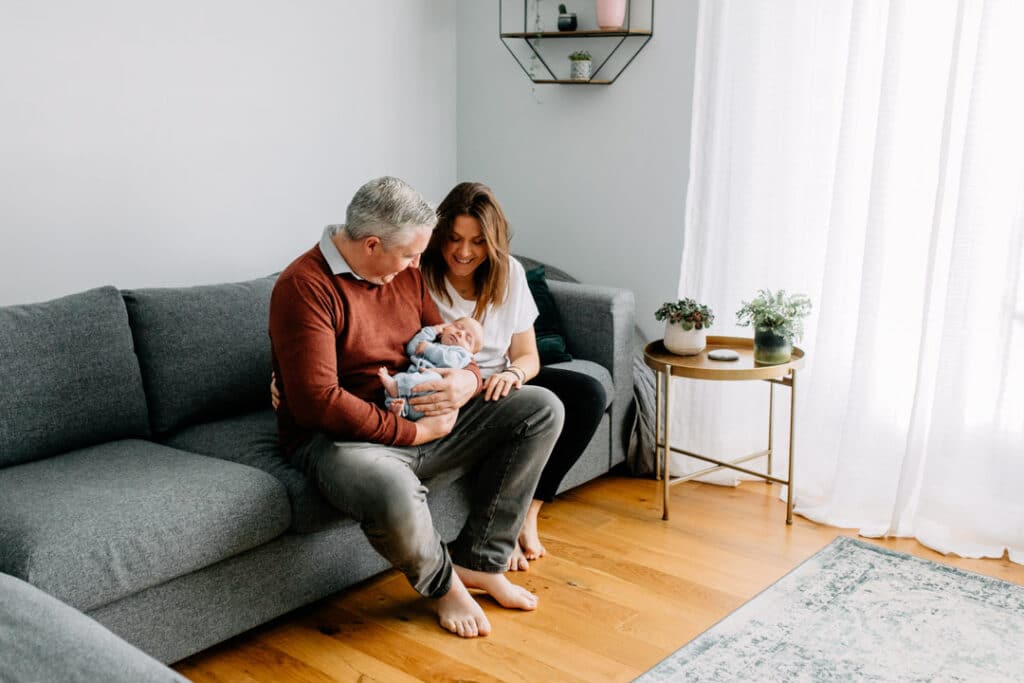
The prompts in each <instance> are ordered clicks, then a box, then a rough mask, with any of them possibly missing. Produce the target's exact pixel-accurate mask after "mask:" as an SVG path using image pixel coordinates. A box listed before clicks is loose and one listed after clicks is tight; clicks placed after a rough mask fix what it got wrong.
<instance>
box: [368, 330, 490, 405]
mask: <svg viewBox="0 0 1024 683" xmlns="http://www.w3.org/2000/svg"><path fill="white" fill-rule="evenodd" d="M435 339H437V331H436V330H435V329H434V327H433V326H430V327H424V328H423V329H422V330H420V331H419V332H417V333H416V335H415V336H414V337H413V338H412V339H410V340H409V343H408V344H406V345H405V353H406V355H408V356H409V369H408V370H406V371H405V372H399V373H396V374H395V375H394V377H393V379H394V380H395V381H396V382H398V396H395V397H392V396H388V395H387V392H386V391H385V392H384V405H385V406H388V407H390V406H391V403H392V402H393V401H394V400H395V398H404V399H405V406H403V407H402V417H404V418H406V419H409V420H418V419H420V418H421V417H423V413H421V412H420V411H418V410H416V409H415V408H413V407H412V406H411V405H410V404H409V399H410V398H412V397H413V396H424V395H426V394H430V393H433V392H430V391H416V392H414V391H413V390H412V389H413V387H415V386H416V385H418V384H423V383H424V382H430V381H432V380H435V379H441V375H439V374H437V373H436V372H430V371H429V370H427V369H428V368H464V367H466V366H467V365H469V363H470V362H471V361H472V360H473V354H471V353H470V352H469V351H467V350H466V349H464V348H462V347H461V346H449V345H447V344H435V343H434V340H435ZM420 342H427V346H426V348H424V349H423V353H416V347H417V346H419V345H420ZM420 368H424V369H425V370H427V371H425V372H420Z"/></svg>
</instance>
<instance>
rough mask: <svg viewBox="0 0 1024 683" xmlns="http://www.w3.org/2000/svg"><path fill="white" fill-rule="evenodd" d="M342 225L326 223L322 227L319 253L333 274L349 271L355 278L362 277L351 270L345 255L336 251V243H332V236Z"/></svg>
mask: <svg viewBox="0 0 1024 683" xmlns="http://www.w3.org/2000/svg"><path fill="white" fill-rule="evenodd" d="M343 227H344V226H343V225H340V224H334V225H328V226H327V227H325V228H324V234H323V235H322V236H321V237H320V253H321V254H323V255H324V259H326V261H327V265H328V266H330V268H331V273H333V274H334V275H344V274H345V273H349V274H350V275H352V277H354V278H356V279H357V280H362V279H363V278H361V277H359V276H358V275H356V272H355V271H354V270H352V266H350V265H349V264H348V261H346V260H345V257H344V256H342V255H341V252H340V251H338V247H337V245H335V244H334V239H333V237H334V236H335V235H337V234H338V231H339V230H341V229H342V228H343Z"/></svg>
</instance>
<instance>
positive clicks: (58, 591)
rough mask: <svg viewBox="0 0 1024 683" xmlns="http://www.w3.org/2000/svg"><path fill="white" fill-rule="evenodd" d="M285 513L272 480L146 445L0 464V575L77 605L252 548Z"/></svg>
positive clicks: (119, 444)
mask: <svg viewBox="0 0 1024 683" xmlns="http://www.w3.org/2000/svg"><path fill="white" fill-rule="evenodd" d="M290 521H291V520H290V512H289V507H288V496H287V494H286V493H285V491H284V487H283V486H281V484H280V482H278V481H277V480H276V479H275V478H274V477H272V476H270V475H268V474H266V473H265V472H260V471H259V470H257V469H254V468H251V467H245V466H243V465H237V464H235V463H230V462H226V461H224V460H218V459H216V458H209V457H206V456H203V455H197V454H194V453H186V452H184V451H179V450H176V449H173V448H169V447H167V446H162V445H159V444H155V443H152V442H149V441H142V440H136V439H126V440H122V441H114V442H111V443H109V444H103V445H100V446H92V447H90V448H85V449H82V450H78V451H73V452H71V453H67V454H65V455H60V456H57V457H53V458H48V459H46V460H39V461H36V462H32V463H27V464H24V465H17V466H15V467H8V468H6V469H3V470H0V571H4V572H6V573H8V574H11V575H13V576H16V577H18V578H20V579H23V580H25V581H28V582H29V583H31V584H33V585H35V586H37V587H38V588H40V589H41V590H43V591H45V592H47V593H50V594H51V595H53V596H55V597H57V598H58V599H60V600H63V601H64V602H66V603H68V604H70V605H71V606H72V607H75V608H77V609H80V610H82V611H86V610H89V609H93V608H96V607H99V606H101V605H105V604H107V603H110V602H112V601H114V600H117V599H119V598H122V597H125V596H127V595H131V594H133V593H136V592H138V591H140V590H143V589H144V588H147V587H150V586H155V585H158V584H160V583H163V582H165V581H167V580H169V579H172V578H175V577H178V576H182V575H184V574H188V573H190V572H193V571H195V570H197V569H200V568H202V567H206V566H207V565H210V564H213V563H215V562H218V561H220V560H222V559H225V558H228V557H231V556H233V555H236V554H238V553H241V552H243V551H245V550H248V549H250V548H253V547H256V546H258V545H260V544H262V543H265V542H267V541H269V540H271V539H272V538H274V537H276V536H278V535H280V534H282V533H283V532H284V531H285V530H287V528H288V525H289V523H290Z"/></svg>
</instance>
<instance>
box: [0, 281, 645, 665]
mask: <svg viewBox="0 0 1024 683" xmlns="http://www.w3.org/2000/svg"><path fill="white" fill-rule="evenodd" d="M273 282H274V281H273V279H272V278H262V279H257V280H253V281H250V282H243V283H234V284H225V285H213V286H201V287H190V288H177V289H142V290H136V291H118V290H117V289H115V288H113V287H102V288H98V289H93V290H89V291H86V292H81V293H79V294H74V295H71V296H67V297H64V298H61V299H56V300H54V301H49V302H45V303H39V304H31V305H24V306H10V307H6V308H0V377H3V378H4V390H3V391H2V392H0V572H3V573H6V574H10V575H12V576H14V577H17V578H19V579H22V580H24V581H26V582H28V583H30V584H32V585H33V586H35V587H37V588H39V589H41V590H42V591H44V592H45V593H48V594H49V595H51V596H54V597H56V598H57V599H59V600H60V601H62V602H64V603H66V604H67V605H70V606H71V607H73V608H75V609H77V610H79V611H81V612H83V613H85V614H86V615H88V616H89V617H91V618H92V619H94V620H95V621H96V622H99V624H102V625H103V626H105V627H106V628H108V629H110V631H112V632H113V633H114V634H117V635H119V636H120V637H122V638H124V639H125V640H127V641H128V642H129V643H132V644H133V645H135V646H137V647H138V648H140V649H142V650H143V651H145V652H147V653H149V654H150V655H152V656H153V657H155V658H156V659H159V660H161V661H163V662H173V661H177V660H179V659H181V658H183V657H186V656H188V655H190V654H192V653H195V652H198V651H199V650H202V649H204V648H206V647H209V646H210V645H213V644H214V643H217V642H219V641H222V640H224V639H226V638H228V637H230V636H233V635H235V634H238V633H241V632H243V631H245V630H247V629H250V628H252V627H254V626H256V625H258V624H260V623H263V622H265V621H267V620H269V619H272V618H274V617H276V616H278V615H281V614H283V613H285V612H288V611H290V610H292V609H295V608H296V607H299V606H301V605H305V604H307V603H310V602H312V601H314V600H317V599H318V598H322V597H324V596H327V595H329V594H331V593H334V592H336V591H338V590H341V589H343V588H345V587H346V586H349V585H351V584H353V583H356V582H358V581H361V580H363V579H366V578H367V577H370V576H372V575H373V574H376V573H378V572H380V571H382V570H384V569H386V568H387V563H386V562H385V561H384V559H383V558H382V557H380V556H379V555H378V554H377V553H376V552H375V551H374V550H373V549H372V548H371V547H370V545H369V544H368V543H367V541H366V539H365V538H364V536H363V534H362V532H361V531H360V529H359V527H358V525H357V524H356V523H355V522H354V521H352V520H351V519H348V518H345V517H343V516H341V515H340V514H338V513H337V512H336V511H335V510H334V509H333V508H331V507H330V506H328V505H327V504H326V503H325V502H324V501H323V500H322V499H321V498H320V496H319V495H318V494H317V492H316V491H315V490H313V489H312V488H311V487H310V486H309V484H308V483H307V481H306V480H305V478H304V477H303V476H302V475H301V474H300V473H299V472H298V471H297V470H296V469H294V468H292V467H291V466H290V465H289V464H288V463H287V462H286V461H285V460H284V459H283V458H282V456H281V455H280V453H279V451H278V448H277V441H276V425H275V418H274V414H273V412H272V411H271V410H270V406H269V397H268V380H269V377H270V350H269V341H268V337H267V331H266V321H267V309H268V302H269V297H270V291H271V288H272V287H273ZM550 287H551V290H552V293H553V294H554V296H555V299H556V301H557V303H558V306H559V309H560V311H561V314H562V316H563V319H564V324H565V328H566V332H567V337H568V343H569V350H570V352H571V353H572V354H573V356H574V357H575V359H574V360H573V361H571V362H570V363H568V364H566V365H568V366H569V367H572V368H575V369H577V370H579V371H582V372H587V373H590V374H593V375H594V376H596V377H597V378H598V379H600V380H601V381H602V382H603V383H604V384H605V386H606V387H607V388H608V396H609V405H608V412H607V415H606V417H605V418H604V420H603V422H602V424H601V426H600V428H599V430H598V432H597V434H596V435H595V437H594V439H593V440H592V442H591V443H590V445H589V447H588V449H587V451H586V453H585V454H584V456H583V457H582V458H581V460H580V462H579V463H577V465H576V467H575V468H574V469H573V470H572V471H571V472H570V473H569V475H568V476H567V477H566V479H565V481H564V484H563V488H570V487H573V486H576V485H578V484H580V483H582V482H585V481H587V480H589V479H592V478H593V477H595V476H598V475H600V474H602V473H604V472H607V471H608V470H609V469H610V468H611V467H612V466H614V465H616V464H617V463H619V462H622V461H623V459H624V442H625V439H626V433H625V429H626V427H627V424H626V421H627V419H628V415H627V413H628V409H629V406H630V402H631V400H632V379H631V375H630V372H631V370H630V357H631V354H630V349H629V344H630V341H631V339H632V333H633V315H634V311H633V297H632V294H631V293H629V292H626V291H622V290H616V289H611V288H603V287H593V286H588V285H581V284H577V283H568V282H551V283H550ZM426 483H427V485H428V487H429V489H430V496H429V502H430V506H431V509H432V511H433V513H434V516H435V520H436V523H437V525H438V528H439V529H440V530H441V533H442V535H443V536H444V537H445V538H446V539H451V538H454V536H455V534H456V532H457V530H458V529H459V528H460V527H461V525H462V523H463V522H464V520H465V515H466V514H467V512H466V501H467V497H468V496H467V492H468V490H469V486H470V483H471V475H470V473H469V472H467V471H465V470H462V471H452V472H448V473H445V474H444V475H442V476H439V477H435V478H434V479H432V480H429V481H428V482H426ZM3 590H4V588H3V584H0V592H2V591H3ZM3 599H4V596H3V595H2V594H0V601H2V600H3Z"/></svg>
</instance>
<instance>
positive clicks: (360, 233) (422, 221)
mask: <svg viewBox="0 0 1024 683" xmlns="http://www.w3.org/2000/svg"><path fill="white" fill-rule="evenodd" d="M435 225H437V213H436V212H435V211H434V207H433V206H431V205H430V203H429V202H427V200H426V199H424V198H423V195H421V194H420V193H419V192H417V191H416V190H414V189H413V188H412V186H411V185H409V184H408V183H407V182H405V181H404V180H401V179H400V178H393V177H391V176H385V177H383V178H377V179H375V180H371V181H370V182H368V183H366V184H365V185H363V186H362V187H360V188H359V189H358V190H356V193H355V195H354V196H353V197H352V201H351V202H349V205H348V211H347V212H346V214H345V225H344V231H345V236H346V237H348V239H350V240H356V241H358V240H363V239H366V238H367V237H379V238H380V240H381V242H383V243H384V248H385V249H390V248H391V247H392V246H395V245H401V244H406V243H408V242H409V241H410V240H411V239H412V238H413V236H414V235H413V233H414V232H415V231H416V230H417V229H421V228H429V229H431V230H433V229H434V226H435Z"/></svg>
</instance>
